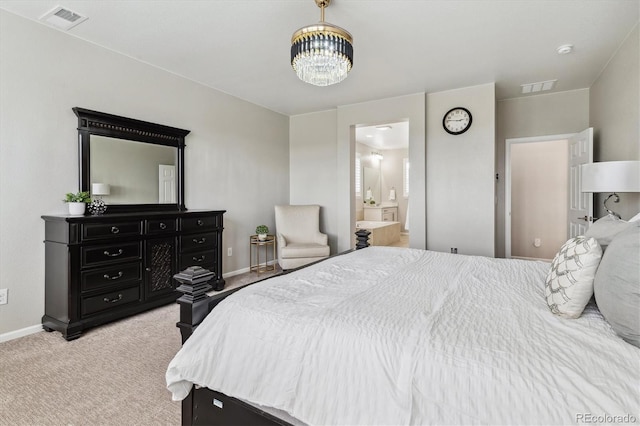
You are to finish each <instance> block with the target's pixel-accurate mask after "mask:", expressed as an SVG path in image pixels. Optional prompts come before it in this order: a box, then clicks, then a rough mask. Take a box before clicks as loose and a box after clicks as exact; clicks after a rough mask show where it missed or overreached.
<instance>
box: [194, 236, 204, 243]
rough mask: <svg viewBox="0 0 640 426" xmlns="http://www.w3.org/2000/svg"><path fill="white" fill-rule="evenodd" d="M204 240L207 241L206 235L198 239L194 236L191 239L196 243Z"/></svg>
mask: <svg viewBox="0 0 640 426" xmlns="http://www.w3.org/2000/svg"><path fill="white" fill-rule="evenodd" d="M205 241H207V238H206V237H202V238H200V239H199V240H198V239H196V238H194V239H193V242H194V243H196V244H203V243H204V242H205Z"/></svg>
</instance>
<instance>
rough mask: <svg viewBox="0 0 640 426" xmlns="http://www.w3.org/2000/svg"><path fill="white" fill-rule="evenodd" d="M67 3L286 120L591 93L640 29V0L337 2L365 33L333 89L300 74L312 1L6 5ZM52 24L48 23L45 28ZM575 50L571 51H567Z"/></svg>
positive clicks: (88, 36)
mask: <svg viewBox="0 0 640 426" xmlns="http://www.w3.org/2000/svg"><path fill="white" fill-rule="evenodd" d="M57 5H61V6H64V7H66V8H68V9H70V10H72V11H74V12H76V13H79V14H82V15H86V16H88V17H89V19H88V20H87V21H85V22H83V23H82V24H80V25H78V26H76V27H75V28H72V29H71V30H69V31H68V34H70V35H72V36H75V37H78V38H81V39H85V40H88V41H90V42H92V43H95V44H97V45H100V46H104V47H106V48H108V49H111V50H114V51H117V52H121V53H123V54H125V55H128V56H130V57H132V58H136V59H138V60H140V61H143V62H146V63H149V64H152V65H154V66H157V67H159V68H163V69H165V70H168V71H170V72H172V73H175V74H178V75H180V76H183V77H186V78H188V79H191V80H194V81H197V82H200V83H202V84H204V85H206V86H209V87H212V88H215V89H218V90H221V91H223V92H226V93H228V94H231V95H234V96H236V97H239V98H242V99H245V100H247V101H250V102H253V103H255V104H258V105H262V106H264V107H267V108H269V109H272V110H274V111H278V112H281V113H284V114H287V115H294V114H301V113H306V112H312V111H319V110H326V109H330V108H335V107H336V106H340V105H349V104H353V103H358V102H364V101H369V100H375V99H382V98H388V97H393V96H400V95H406V94H412V93H418V92H436V91H441V90H449V89H456V88H461V87H466V86H473V85H477V84H485V83H489V82H495V83H496V92H497V98H498V99H506V98H512V97H519V96H523V95H521V93H520V85H521V84H524V83H532V82H538V81H544V80H552V79H558V82H557V84H556V87H555V88H554V90H553V91H566V90H572V89H579V88H587V87H590V86H591V84H592V83H593V82H594V81H595V79H596V78H597V77H598V75H599V73H600V72H601V71H602V69H603V68H604V67H605V65H606V64H607V62H608V61H609V59H610V58H611V57H612V56H613V54H614V53H615V51H616V49H617V48H618V47H619V46H620V45H621V44H622V43H623V41H624V40H625V38H626V37H627V36H628V34H629V33H630V31H631V30H632V29H633V27H634V26H635V25H636V24H637V22H638V17H639V10H640V0H423V1H419V0H367V1H365V0H333V2H332V4H331V5H330V7H329V8H327V9H326V15H325V20H326V21H327V22H330V23H332V24H335V25H339V26H341V27H343V28H345V29H346V30H348V31H349V32H350V33H351V34H352V35H353V37H354V51H355V53H354V68H353V70H352V72H351V73H350V75H349V77H348V78H347V79H346V80H345V81H343V82H342V83H339V84H337V85H334V86H330V87H315V86H311V85H308V84H305V83H303V82H301V81H300V80H298V79H297V77H296V76H295V73H294V72H293V70H292V69H291V66H290V63H289V48H290V39H291V34H292V33H293V32H294V31H295V30H297V29H298V28H300V27H302V26H305V25H308V24H312V23H315V22H317V21H319V19H320V9H319V8H318V7H317V6H316V4H315V2H314V1H313V0H182V1H178V0H173V1H171V0H164V1H150V0H127V1H109V0H101V1H96V0H91V1H90V0H53V1H50V0H20V1H16V0H0V8H2V9H5V10H7V11H10V12H13V13H15V14H18V15H22V16H24V17H26V18H28V19H32V20H38V18H39V17H40V16H42V15H44V14H45V13H46V12H48V11H49V10H50V9H52V8H53V7H55V6H57ZM43 25H46V24H43ZM566 43H570V44H573V45H574V46H575V50H574V52H573V53H572V54H570V55H564V56H562V55H558V54H557V53H556V48H557V47H558V46H560V45H562V44H566Z"/></svg>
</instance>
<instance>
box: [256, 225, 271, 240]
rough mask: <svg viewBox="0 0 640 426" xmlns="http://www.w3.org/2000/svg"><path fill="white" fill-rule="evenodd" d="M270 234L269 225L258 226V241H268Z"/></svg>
mask: <svg viewBox="0 0 640 426" xmlns="http://www.w3.org/2000/svg"><path fill="white" fill-rule="evenodd" d="M268 233H269V228H268V227H267V225H258V226H257V227H256V234H257V235H258V239H259V240H260V241H264V240H266V239H267V234H268Z"/></svg>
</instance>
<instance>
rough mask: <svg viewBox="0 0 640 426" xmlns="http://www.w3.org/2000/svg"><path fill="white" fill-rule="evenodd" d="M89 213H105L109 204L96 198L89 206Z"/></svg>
mask: <svg viewBox="0 0 640 426" xmlns="http://www.w3.org/2000/svg"><path fill="white" fill-rule="evenodd" d="M88 208H89V213H91V214H103V213H104V212H106V211H107V205H106V204H105V203H104V201H103V200H101V199H99V198H96V199H94V200H93V201H91V203H90V204H89V206H88Z"/></svg>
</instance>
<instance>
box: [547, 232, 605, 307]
mask: <svg viewBox="0 0 640 426" xmlns="http://www.w3.org/2000/svg"><path fill="white" fill-rule="evenodd" d="M601 257H602V249H601V248H600V245H599V244H598V242H597V241H596V239H595V238H590V237H585V236H583V235H581V236H578V237H575V238H571V239H570V240H569V241H567V242H566V243H564V244H563V246H562V247H561V248H560V251H559V252H558V254H556V256H555V257H554V259H553V262H551V269H550V271H549V273H548V274H547V279H546V281H545V287H544V293H545V296H546V298H547V305H549V309H551V312H553V313H554V314H557V315H560V316H563V317H567V318H578V317H579V316H580V314H582V311H583V310H584V307H585V306H586V305H587V303H588V302H589V299H591V296H593V278H594V276H595V274H596V269H597V268H598V263H599V262H600V258H601Z"/></svg>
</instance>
